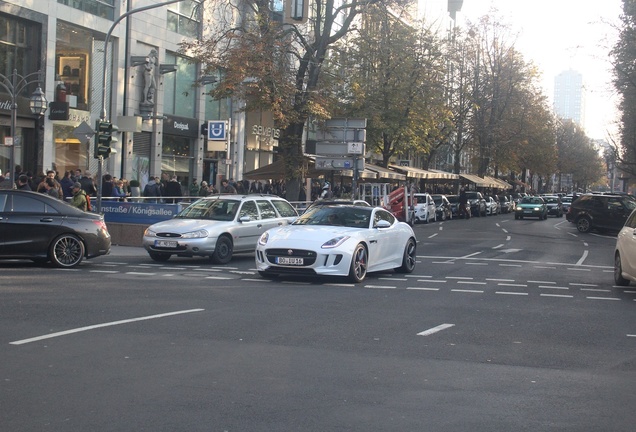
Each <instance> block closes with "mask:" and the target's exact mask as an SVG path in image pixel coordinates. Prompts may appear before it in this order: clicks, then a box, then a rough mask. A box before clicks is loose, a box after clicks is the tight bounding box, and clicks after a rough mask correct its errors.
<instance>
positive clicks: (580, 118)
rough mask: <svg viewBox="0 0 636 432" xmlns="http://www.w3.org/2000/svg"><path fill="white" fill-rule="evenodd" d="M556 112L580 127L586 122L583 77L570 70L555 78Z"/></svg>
mask: <svg viewBox="0 0 636 432" xmlns="http://www.w3.org/2000/svg"><path fill="white" fill-rule="evenodd" d="M554 111H555V113H556V114H557V115H558V116H559V117H561V118H563V119H570V120H573V121H574V122H576V123H577V124H579V125H581V126H582V125H583V124H584V122H585V118H584V117H585V87H584V85H583V75H582V74H581V73H579V72H577V71H575V70H573V69H568V70H565V71H563V72H561V73H560V74H558V75H557V76H556V77H555V78H554Z"/></svg>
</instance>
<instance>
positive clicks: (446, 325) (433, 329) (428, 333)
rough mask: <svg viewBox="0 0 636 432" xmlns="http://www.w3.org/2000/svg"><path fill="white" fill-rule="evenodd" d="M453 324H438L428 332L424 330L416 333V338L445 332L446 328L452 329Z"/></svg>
mask: <svg viewBox="0 0 636 432" xmlns="http://www.w3.org/2000/svg"><path fill="white" fill-rule="evenodd" d="M454 326H455V324H440V325H438V326H437V327H432V328H430V329H428V330H424V331H423V332H420V333H418V334H417V335H418V336H429V335H432V334H433V333H437V332H438V331H442V330H446V329H447V328H451V327H454Z"/></svg>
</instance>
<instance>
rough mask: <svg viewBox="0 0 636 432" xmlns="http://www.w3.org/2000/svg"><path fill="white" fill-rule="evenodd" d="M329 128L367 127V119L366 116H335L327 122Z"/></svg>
mask: <svg viewBox="0 0 636 432" xmlns="http://www.w3.org/2000/svg"><path fill="white" fill-rule="evenodd" d="M325 126H326V127H327V128H345V127H346V128H347V129H349V128H351V129H364V128H366V127H367V119H365V118H333V119H329V120H327V121H326V122H325Z"/></svg>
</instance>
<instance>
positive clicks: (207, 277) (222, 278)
mask: <svg viewBox="0 0 636 432" xmlns="http://www.w3.org/2000/svg"><path fill="white" fill-rule="evenodd" d="M205 278H206V279H218V280H228V279H234V278H230V277H226V276H206V277H205ZM308 283H309V282H308Z"/></svg>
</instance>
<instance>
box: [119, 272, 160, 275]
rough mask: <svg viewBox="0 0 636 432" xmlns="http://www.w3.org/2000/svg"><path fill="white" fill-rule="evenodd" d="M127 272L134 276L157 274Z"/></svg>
mask: <svg viewBox="0 0 636 432" xmlns="http://www.w3.org/2000/svg"><path fill="white" fill-rule="evenodd" d="M126 274H127V275H132V276H155V275H156V274H157V273H142V272H126Z"/></svg>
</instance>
